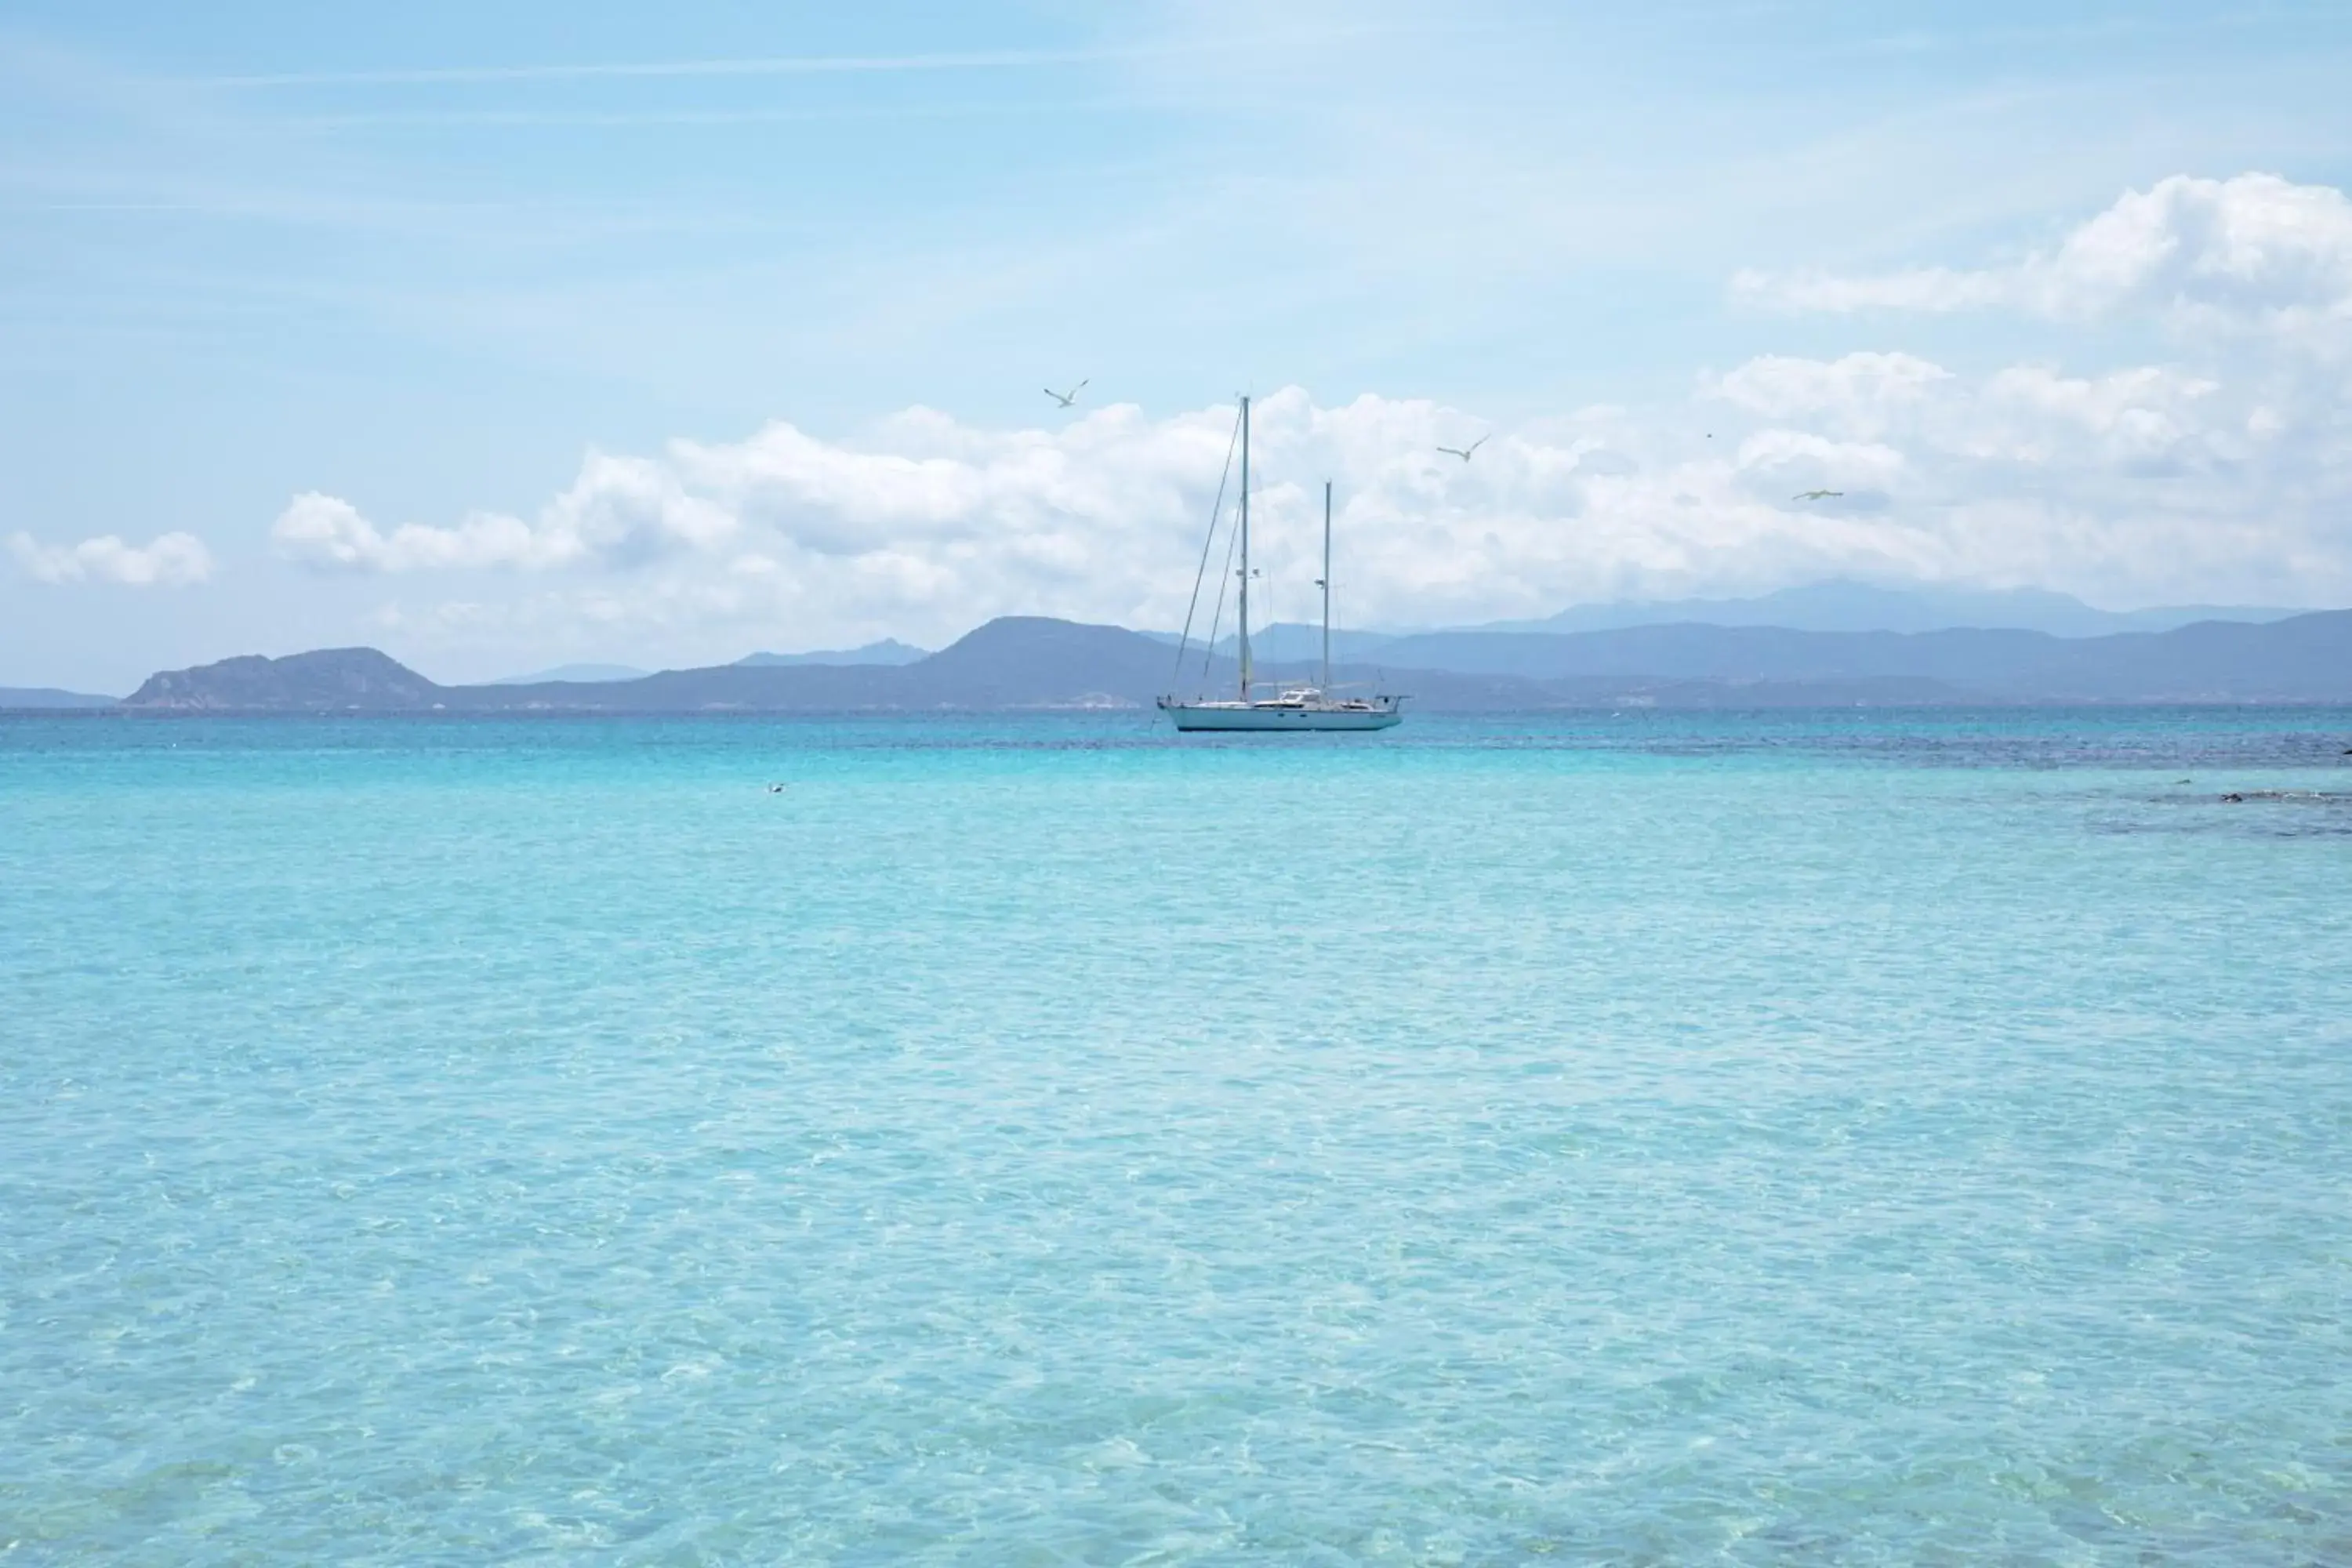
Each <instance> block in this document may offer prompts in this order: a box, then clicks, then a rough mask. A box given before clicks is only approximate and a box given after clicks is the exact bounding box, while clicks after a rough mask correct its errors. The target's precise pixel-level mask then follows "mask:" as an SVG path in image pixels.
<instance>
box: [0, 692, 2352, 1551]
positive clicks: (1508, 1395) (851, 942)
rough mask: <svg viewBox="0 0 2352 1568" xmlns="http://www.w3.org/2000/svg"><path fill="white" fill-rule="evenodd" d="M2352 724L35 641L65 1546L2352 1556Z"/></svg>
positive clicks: (46, 1146)
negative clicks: (346, 708)
mask: <svg viewBox="0 0 2352 1568" xmlns="http://www.w3.org/2000/svg"><path fill="white" fill-rule="evenodd" d="M2347 745H2352V714H2345V713H2325V712H2313V711H2310V710H2302V711H2276V712H2267V713H2264V712H2237V713H2210V712H2206V713H2200V712H2151V713H2133V714H2105V715H2093V714H2054V715H2053V714H2035V715H2015V714H2008V715H2003V714H1985V715H1953V714H1942V715H1926V716H1910V717H1906V716H1903V715H1885V714H1878V715H1870V714H1851V715H1848V714H1828V715H1821V714H1814V715H1804V714H1796V715H1774V716H1769V717H1761V718H1743V717H1738V716H1708V717H1697V718H1682V717H1667V716H1663V715H1642V714H1630V715H1621V716H1615V717H1611V716H1605V715H1591V716H1581V717H1576V718H1563V719H1558V720H1553V719H1540V720H1478V721H1470V720H1439V719H1427V718H1425V719H1423V720H1420V721H1415V722H1414V723H1413V724H1412V725H1410V726H1408V727H1407V728H1406V729H1404V730H1402V731H1396V732H1395V733H1393V734H1392V735H1390V736H1386V737H1375V738H1369V739H1368V738H1343V739H1336V740H1335V741H1334V742H1333V743H1328V744H1322V743H1317V742H1313V741H1309V740H1307V739H1306V738H1300V737H1293V738H1288V739H1287V740H1285V741H1275V742H1265V741H1259V742H1247V741H1244V742H1234V743H1225V744H1218V743H1214V742H1208V743H1189V742H1187V743H1179V742H1174V741H1173V740H1172V739H1171V738H1169V737H1166V736H1164V735H1154V734H1153V732H1152V731H1150V729H1149V728H1148V727H1147V725H1146V724H1145V723H1144V721H1142V720H1141V719H1139V718H1137V717H1133V716H1089V717H1075V716H1073V717H1037V718H1029V719H1007V720H1002V721H976V720H961V721H950V720H940V721H857V722H824V721H778V722H752V721H676V722H624V721H612V722H584V723H572V722H545V723H515V724H508V723H494V722H403V721H374V722H358V721H351V722H344V721H273V722H259V721H256V722H238V721H167V722H130V721H118V720H90V719H63V720H39V721H33V720H23V721H0V1562H5V1563H9V1564H12V1565H13V1564H14V1563H30V1562H82V1561H88V1562H98V1561H108V1562H130V1563H319V1562H330V1561H334V1562H378V1563H476V1562H484V1561H491V1560H497V1561H506V1562H530V1561H545V1562H557V1561H586V1562H612V1563H693V1562H708V1563H772V1562H786V1561H797V1562H811V1563H877V1564H879V1563H947V1562H959V1563H961V1562H970V1563H1040V1564H1044V1563H1130V1562H1139V1563H1186V1562H1196V1563H1241V1562H1281V1563H1291V1562H1297V1563H1455V1562H1459V1563H1518V1562H1542V1561H1567V1562H1578V1561H1585V1562H1592V1561H1601V1562H1623V1563H1692V1562H1727V1563H1780V1562H1853V1563H1878V1562H1884V1563H1915V1562H1939V1561H1940V1562H1954V1563H1958V1562H1979V1561H2006V1562H2021V1563H2039V1562H2048V1563H2134V1564H2137V1563H2166V1562H2207V1563H2342V1562H2347V1561H2352V1327H2347V1318H2352V1197H2347V1188H2352V1181H2347V1173H2352V757H2345V756H2344V755H2343V754H2342V752H2343V749H2344V748H2345V747H2346V746H2347ZM771 784H782V786H783V787H782V789H781V790H772V789H771V788H770V787H769V786H770V785H771ZM2231 794H2235V795H2240V796H2242V798H2241V799H2239V800H2237V801H2228V800H2224V799H2223V798H2222V796H2223V795H2231Z"/></svg>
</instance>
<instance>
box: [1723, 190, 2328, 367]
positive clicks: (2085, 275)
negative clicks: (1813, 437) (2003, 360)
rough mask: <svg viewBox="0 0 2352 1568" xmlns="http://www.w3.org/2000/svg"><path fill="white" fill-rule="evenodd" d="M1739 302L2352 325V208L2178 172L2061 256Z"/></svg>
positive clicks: (2079, 237) (1809, 285) (1795, 284)
mask: <svg viewBox="0 0 2352 1568" xmlns="http://www.w3.org/2000/svg"><path fill="white" fill-rule="evenodd" d="M1733 289H1734V291H1735V292H1736V293H1738V295H1740V296H1742V297H1744V298H1746V299H1748V300H1753V301H1756V302H1759V303H1762V304H1767V305H1771V306H1776V307H1779V308H1781V309H1786V310H1822V311H1839V312H1851V311H1858V310H1922V311H1952V310H1979V309H1985V308H1992V307H1999V308H2005V309H2011V310H2024V311H2030V312H2032V313H2034V314H2038V315H2042V316H2049V317H2055V318H2076V319H2080V318H2091V317H2097V316H2103V315H2107V314H2110V313H2114V312H2118V311H2126V310H2139V311H2152V312H2158V313H2161V314H2163V315H2165V316H2168V317H2169V318H2172V319H2175V320H2179V321H2190V322H2207V323H2238V324H2250V325H2263V326H2269V327H2274V328H2281V329H2286V330H2293V329H2296V328H2310V327H2314V326H2318V325H2322V324H2327V323H2336V324H2342V323H2347V322H2352V201H2348V200H2347V199H2346V197H2345V195H2344V193H2343V192H2342V191H2339V190H2337V189H2336V188H2335V187H2333V186H2330V185H2298V184H2290V183H2289V182H2288V181H2286V180H2284V179H2281V178H2280V177H2278V176H2277V175H2275V174H2241V175H2239V176H2237V177H2236V178H2235V179H2230V180H2209V179H2197V178H2194V177H2191V176H2189V175H2187V174H2176V175H2174V176H2173V177H2171V178H2170V179H2167V180H2161V181H2158V183H2157V184H2155V185H2153V186H2151V187H2150V188H2149V189H2147V190H2145V191H2130V192H2126V194H2125V195H2123V196H2122V197H2120V198H2119V199H2117V201H2116V203H2115V205H2112V206H2110V207H2108V208H2107V209H2106V210H2105V212H2102V213H2100V214H2098V215H2097V216H2095V217H2093V218H2091V219H2090V220H2089V221H2088V222H2085V223H2084V224H2083V225H2081V226H2079V227H2077V228H2076V229H2075V230H2074V232H2073V233H2072V234H2070V235H2068V236H2067V237H2066V238H2065V241H2064V242H2063V244H2061V245H2060V246H2059V247H2057V248H2056V249H2055V250H2053V251H2049V252H2043V253H2037V254H2034V255H2032V256H2028V257H2027V258H2025V259H2023V260H2021V261H2020V262H2017V263H2015V264H2014V265H2011V266H2008V267H1998V268H1985V269H1981V270H1973V271H1970V270H1955V269H1952V268H1920V269H1915V270H1911V271H1904V272H1894V273H1887V274H1883V275H1880V276H1877V277H1859V278H1857V277H1842V276H1838V275H1835V274H1832V273H1825V272H1805V273H1797V274H1793V275H1788V276H1774V275H1770V274H1764V273H1757V272H1743V273H1741V274H1739V275H1738V277H1737V278H1736V279H1734V280H1733Z"/></svg>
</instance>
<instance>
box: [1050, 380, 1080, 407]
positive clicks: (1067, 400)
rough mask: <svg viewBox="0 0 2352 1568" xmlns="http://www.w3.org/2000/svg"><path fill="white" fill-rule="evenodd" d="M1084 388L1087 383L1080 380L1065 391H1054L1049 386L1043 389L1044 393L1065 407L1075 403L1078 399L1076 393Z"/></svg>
mask: <svg viewBox="0 0 2352 1568" xmlns="http://www.w3.org/2000/svg"><path fill="white" fill-rule="evenodd" d="M1089 379H1091V378H1089ZM1086 389H1087V384H1086V382H1083V381H1082V382H1080V383H1078V384H1077V385H1076V386H1074V387H1072V388H1070V390H1069V391H1067V392H1056V391H1055V390H1054V389H1053V388H1052V387H1050V386H1049V387H1047V388H1046V389H1045V395H1046V396H1048V397H1050V398H1052V399H1053V400H1054V401H1055V402H1056V403H1058V404H1060V405H1062V406H1063V407H1065V408H1067V407H1068V406H1069V405H1071V404H1073V403H1076V401H1077V400H1078V394H1079V393H1081V392H1084V391H1085V390H1086Z"/></svg>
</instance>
